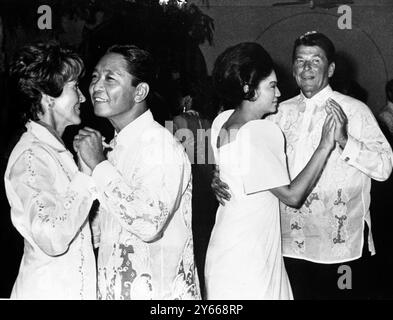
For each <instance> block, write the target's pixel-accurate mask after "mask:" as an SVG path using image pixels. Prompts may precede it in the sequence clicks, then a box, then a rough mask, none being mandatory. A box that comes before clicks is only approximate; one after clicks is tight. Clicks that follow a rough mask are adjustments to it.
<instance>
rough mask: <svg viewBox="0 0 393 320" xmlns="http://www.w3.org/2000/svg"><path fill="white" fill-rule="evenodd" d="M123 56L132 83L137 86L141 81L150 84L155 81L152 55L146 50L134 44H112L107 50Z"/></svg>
mask: <svg viewBox="0 0 393 320" xmlns="http://www.w3.org/2000/svg"><path fill="white" fill-rule="evenodd" d="M108 53H117V54H120V55H122V56H123V58H124V60H125V61H126V63H127V71H128V73H129V74H131V75H132V76H133V80H132V83H131V84H132V85H133V86H137V85H138V84H139V83H141V82H146V83H147V84H149V85H150V86H152V85H153V84H154V82H155V79H156V75H157V71H156V65H155V61H154V59H153V56H152V55H151V54H150V53H149V52H148V51H146V50H143V49H140V48H138V47H137V46H134V45H119V44H116V45H113V46H111V47H110V48H109V49H108V50H107V51H106V54H108Z"/></svg>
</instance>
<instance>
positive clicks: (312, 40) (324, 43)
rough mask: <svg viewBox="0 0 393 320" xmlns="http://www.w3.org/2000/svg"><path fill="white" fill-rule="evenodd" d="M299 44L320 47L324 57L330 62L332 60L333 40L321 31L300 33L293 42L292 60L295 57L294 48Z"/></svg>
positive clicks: (333, 52)
mask: <svg viewBox="0 0 393 320" xmlns="http://www.w3.org/2000/svg"><path fill="white" fill-rule="evenodd" d="M299 46H306V47H314V46H317V47H320V48H321V49H322V50H323V51H324V52H325V55H326V58H327V60H328V62H329V64H330V63H332V62H334V60H335V55H336V49H335V47H334V44H333V42H332V41H331V40H330V39H329V38H328V37H327V36H325V35H324V34H323V33H320V32H307V33H305V34H304V35H301V36H300V37H299V38H297V39H296V40H295V44H294V46H293V51H292V62H293V61H295V59H296V49H297V48H298V47H299Z"/></svg>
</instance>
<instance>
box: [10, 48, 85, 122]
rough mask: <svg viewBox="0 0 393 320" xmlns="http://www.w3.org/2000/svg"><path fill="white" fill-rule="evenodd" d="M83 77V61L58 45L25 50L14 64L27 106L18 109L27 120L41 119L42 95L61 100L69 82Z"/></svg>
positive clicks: (18, 83)
mask: <svg viewBox="0 0 393 320" xmlns="http://www.w3.org/2000/svg"><path fill="white" fill-rule="evenodd" d="M83 74H84V64H83V61H82V59H81V58H80V57H79V56H78V55H77V54H76V53H75V52H73V51H71V50H68V49H64V48H61V47H60V46H59V44H58V43H57V42H54V41H49V42H45V43H43V42H40V43H37V44H33V45H28V46H25V47H23V48H22V49H21V50H20V51H19V52H18V54H17V55H16V56H15V58H14V60H13V62H12V63H11V65H10V75H11V77H12V79H13V80H14V81H15V82H16V85H17V87H18V90H19V91H20V92H21V93H22V95H23V100H24V103H21V105H20V106H18V107H20V108H21V110H20V111H21V113H22V117H23V120H24V121H28V120H35V121H36V120H39V118H38V115H39V113H42V112H43V109H42V105H41V98H42V94H47V95H49V96H51V97H54V98H57V97H59V96H60V95H61V94H62V92H63V88H64V85H65V84H66V83H67V82H69V81H75V80H79V78H80V77H82V76H83Z"/></svg>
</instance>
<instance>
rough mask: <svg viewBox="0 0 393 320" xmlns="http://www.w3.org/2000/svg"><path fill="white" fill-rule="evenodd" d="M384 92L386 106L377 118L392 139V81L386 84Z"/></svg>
mask: <svg viewBox="0 0 393 320" xmlns="http://www.w3.org/2000/svg"><path fill="white" fill-rule="evenodd" d="M385 92H386V106H385V107H384V108H383V109H382V111H381V112H380V113H379V114H378V118H379V120H380V121H381V122H382V125H383V126H385V127H386V128H387V129H388V130H389V133H390V134H391V135H392V137H393V79H391V80H389V81H388V82H387V83H386V86H385Z"/></svg>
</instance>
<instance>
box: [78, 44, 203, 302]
mask: <svg viewBox="0 0 393 320" xmlns="http://www.w3.org/2000/svg"><path fill="white" fill-rule="evenodd" d="M154 72H155V71H154V63H153V60H152V57H151V56H150V54H149V53H148V52H146V51H144V50H141V49H139V48H137V47H135V46H114V47H111V48H110V49H108V51H107V53H106V54H105V55H104V56H103V57H102V58H101V60H100V61H99V62H98V64H97V65H96V67H95V69H94V71H93V74H92V81H91V83H90V88H89V91H90V95H91V99H92V103H93V106H94V112H95V114H96V115H97V116H99V117H104V118H107V119H108V120H109V121H110V122H111V123H112V125H113V127H114V128H115V131H116V132H115V137H114V139H113V140H112V142H111V146H112V148H113V150H112V151H110V152H109V153H108V159H106V158H105V156H104V153H103V150H102V149H103V147H102V137H101V135H100V133H99V132H98V131H95V130H93V129H90V128H85V129H83V130H80V131H79V134H78V135H77V136H76V138H75V141H74V145H75V149H76V150H77V152H78V156H79V160H80V163H81V164H82V165H83V166H82V165H81V167H83V168H84V170H85V171H91V176H92V177H93V179H94V181H95V182H96V185H97V186H98V189H99V194H100V196H99V200H100V210H99V212H98V216H97V219H96V220H95V221H94V223H93V234H94V239H95V242H96V245H98V246H99V254H98V298H100V299H200V292H199V291H200V290H199V283H198V276H197V273H196V268H195V264H194V254H193V238H192V232H191V192H192V183H191V181H192V179H191V166H190V162H189V160H188V158H187V155H186V153H185V152H184V150H183V148H182V146H181V145H180V143H179V142H178V141H177V140H175V138H174V137H173V136H172V135H171V133H170V132H169V131H168V130H166V129H165V128H163V127H162V126H161V125H160V124H158V123H157V122H156V121H154V120H153V116H152V113H151V112H150V110H149V108H148V102H147V99H148V96H149V93H150V89H151V85H152V82H153V79H154V78H155V74H154ZM97 220H98V222H97Z"/></svg>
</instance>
